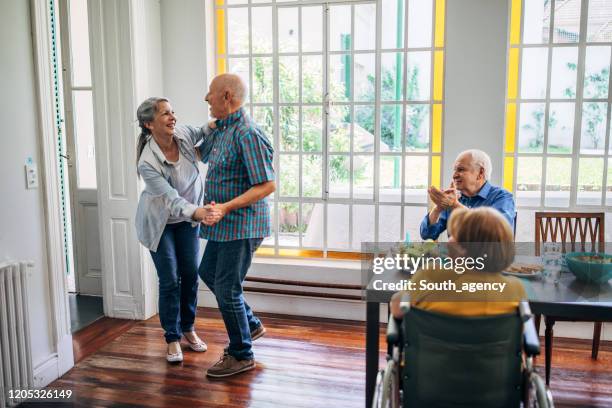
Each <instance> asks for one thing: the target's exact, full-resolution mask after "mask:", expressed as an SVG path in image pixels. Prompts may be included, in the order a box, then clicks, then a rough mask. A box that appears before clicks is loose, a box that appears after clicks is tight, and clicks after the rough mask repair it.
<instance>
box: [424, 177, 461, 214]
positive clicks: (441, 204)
mask: <svg viewBox="0 0 612 408" xmlns="http://www.w3.org/2000/svg"><path fill="white" fill-rule="evenodd" d="M427 192H428V193H429V198H430V199H431V201H433V203H434V204H435V205H436V207H437V208H438V210H445V209H449V208H456V207H457V206H459V205H460V203H459V193H458V192H457V190H456V189H455V187H454V185H453V184H452V183H451V185H450V187H449V188H447V189H446V190H444V191H442V190H440V189H438V188H437V187H435V186H431V187H429V188H428V189H427Z"/></svg>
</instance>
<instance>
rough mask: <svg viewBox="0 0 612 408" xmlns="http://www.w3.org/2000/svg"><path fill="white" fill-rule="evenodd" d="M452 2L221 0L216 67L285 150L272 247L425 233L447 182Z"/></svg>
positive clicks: (323, 249) (340, 244) (351, 248)
mask: <svg viewBox="0 0 612 408" xmlns="http://www.w3.org/2000/svg"><path fill="white" fill-rule="evenodd" d="M444 6H445V3H444V0H378V1H354V2H341V3H340V2H328V3H324V4H317V3H313V2H312V1H308V2H300V1H284V2H282V3H281V2H271V1H266V0H251V1H249V2H248V1H247V0H226V2H223V1H222V0H217V2H216V5H215V24H216V27H215V32H216V39H215V46H216V47H215V48H216V69H217V73H222V72H234V73H237V74H239V75H241V76H242V77H243V78H244V80H245V82H247V83H248V84H249V88H250V90H251V93H250V98H249V100H248V101H247V105H246V109H247V110H248V112H249V113H250V114H251V115H252V116H253V117H254V118H255V120H256V122H257V123H258V124H259V125H260V126H261V127H262V128H263V129H264V131H265V132H266V134H267V135H268V136H269V137H270V138H271V140H272V141H273V144H274V147H275V152H276V154H275V158H274V160H275V163H274V164H275V169H276V171H277V181H278V188H277V191H276V193H275V194H274V197H273V199H272V200H271V206H272V214H273V225H274V235H273V236H272V237H270V238H269V239H267V240H266V241H264V246H267V247H268V248H269V249H268V251H269V252H271V253H274V254H279V253H281V254H282V253H289V254H305V253H306V254H311V253H312V252H307V251H314V252H315V253H321V254H324V255H326V254H328V253H329V252H330V251H341V252H357V251H359V250H360V246H361V242H363V241H373V240H380V241H397V240H402V239H404V237H405V236H406V234H409V235H411V236H412V237H418V224H419V222H420V219H421V218H422V217H423V216H424V215H425V213H426V211H427V193H426V190H427V186H428V185H429V184H434V185H438V186H439V185H440V165H441V146H442V112H443V68H444V13H445V7H444Z"/></svg>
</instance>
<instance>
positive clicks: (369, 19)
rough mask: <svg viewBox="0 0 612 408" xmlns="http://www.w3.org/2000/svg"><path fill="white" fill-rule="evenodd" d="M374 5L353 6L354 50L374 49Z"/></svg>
mask: <svg viewBox="0 0 612 408" xmlns="http://www.w3.org/2000/svg"><path fill="white" fill-rule="evenodd" d="M375 16H376V4H373V3H369V4H356V5H355V49H356V50H373V49H374V48H376V18H373V17H375Z"/></svg>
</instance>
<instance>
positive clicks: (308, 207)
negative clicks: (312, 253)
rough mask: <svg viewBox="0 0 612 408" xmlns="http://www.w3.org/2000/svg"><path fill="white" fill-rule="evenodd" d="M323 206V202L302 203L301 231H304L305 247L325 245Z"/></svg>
mask: <svg viewBox="0 0 612 408" xmlns="http://www.w3.org/2000/svg"><path fill="white" fill-rule="evenodd" d="M323 208H324V204H323V203H303V204H302V221H301V223H300V231H301V233H302V246H303V247H306V248H322V247H323Z"/></svg>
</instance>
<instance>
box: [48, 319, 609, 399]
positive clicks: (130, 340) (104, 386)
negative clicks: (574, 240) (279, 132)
mask: <svg viewBox="0 0 612 408" xmlns="http://www.w3.org/2000/svg"><path fill="white" fill-rule="evenodd" d="M260 318H262V321H263V322H264V324H265V326H266V328H267V330H268V331H267V333H266V335H265V336H264V337H262V338H261V339H258V340H257V341H256V342H255V346H254V352H255V356H256V361H257V368H256V369H255V370H253V371H250V372H247V373H243V374H241V375H238V376H236V377H230V378H228V379H224V380H211V379H207V378H206V377H205V375H204V372H205V369H206V368H208V367H209V366H211V365H212V364H214V363H215V362H216V361H217V359H218V358H219V356H220V354H221V353H222V349H223V347H224V346H225V343H226V341H227V335H226V333H225V328H224V326H223V321H222V320H221V318H220V315H219V314H218V312H217V311H215V310H211V309H200V310H199V311H198V319H197V322H196V329H197V331H198V333H199V334H200V336H201V337H202V338H204V339H205V340H206V342H207V343H208V345H209V349H208V351H207V352H206V353H195V352H191V351H189V350H185V349H186V347H184V350H185V352H184V355H185V361H184V362H183V363H181V364H177V365H170V364H168V363H166V361H165V359H164V356H165V352H166V346H165V343H164V341H163V333H162V330H161V328H160V327H159V320H158V318H157V317H153V318H151V319H149V320H146V321H142V322H132V321H125V320H117V319H108V318H104V319H100V320H98V321H97V322H95V323H94V324H92V325H91V326H89V327H87V328H85V329H83V330H81V331H80V332H78V333H76V335H75V336H74V342H75V350H78V356H79V357H78V358H77V361H78V363H77V364H76V365H75V367H74V368H73V369H72V370H70V371H69V372H68V373H66V374H65V375H64V376H63V377H62V378H60V379H58V380H57V381H55V382H54V383H53V384H51V385H50V387H51V388H62V389H71V390H73V392H74V393H75V395H76V397H75V399H74V405H75V406H83V407H98V406H99V407H109V406H112V407H170V406H185V407H232V408H234V407H308V408H311V407H363V405H364V383H365V375H364V366H365V363H364V344H365V335H364V330H365V329H364V324H363V323H357V322H352V321H339V320H325V319H304V318H299V317H290V316H278V315H266V314H262V315H260ZM381 333H382V330H381ZM382 338H383V336H381V339H382ZM555 341H556V343H555V350H554V357H553V372H552V383H551V388H552V391H553V394H554V396H555V402H556V406H558V407H577V406H578V407H610V406H612V346H611V345H610V342H603V343H602V346H601V350H600V355H599V359H598V360H597V361H592V360H591V359H590V343H589V342H586V341H579V340H566V339H555ZM381 350H384V344H383V342H381ZM383 359H384V356H383V355H382V354H381V362H382V361H383ZM543 362H544V361H543V358H540V359H538V361H537V364H538V369H539V371H540V372H542V371H543V367H541V364H543Z"/></svg>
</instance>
